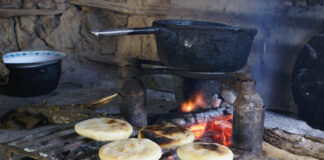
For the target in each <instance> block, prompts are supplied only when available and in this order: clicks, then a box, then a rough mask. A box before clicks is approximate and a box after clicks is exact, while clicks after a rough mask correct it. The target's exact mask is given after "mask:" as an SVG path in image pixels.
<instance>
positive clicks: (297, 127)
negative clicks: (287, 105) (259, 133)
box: [264, 111, 324, 138]
mask: <svg viewBox="0 0 324 160" xmlns="http://www.w3.org/2000/svg"><path fill="white" fill-rule="evenodd" d="M264 126H265V127H266V128H280V129H282V130H284V131H287V132H290V133H295V134H305V135H310V136H314V137H319V138H324V131H321V130H318V129H313V128H312V127H310V126H309V125H308V124H307V123H306V122H304V121H302V120H297V119H295V118H291V117H288V116H284V115H281V114H277V113H274V112H271V111H266V112H265V121H264Z"/></svg>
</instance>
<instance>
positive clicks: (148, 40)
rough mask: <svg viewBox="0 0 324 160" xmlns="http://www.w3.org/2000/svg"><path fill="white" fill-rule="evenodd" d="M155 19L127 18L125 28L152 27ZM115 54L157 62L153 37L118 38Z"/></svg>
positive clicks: (143, 17) (145, 17)
mask: <svg viewBox="0 0 324 160" xmlns="http://www.w3.org/2000/svg"><path fill="white" fill-rule="evenodd" d="M155 19H156V18H155V17H147V16H129V18H128V25H127V27H129V28H133V27H147V26H152V22H153V21H154V20H155ZM117 53H119V54H120V55H122V57H124V58H130V57H139V58H141V59H150V60H157V59H158V58H157V54H156V42H155V37H154V35H136V36H125V37H118V42H117Z"/></svg>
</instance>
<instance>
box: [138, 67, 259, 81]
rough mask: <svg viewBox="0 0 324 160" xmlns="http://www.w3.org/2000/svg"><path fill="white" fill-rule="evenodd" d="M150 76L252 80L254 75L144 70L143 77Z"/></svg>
mask: <svg viewBox="0 0 324 160" xmlns="http://www.w3.org/2000/svg"><path fill="white" fill-rule="evenodd" d="M149 74H171V75H177V76H181V77H185V78H192V79H240V80H252V79H253V77H252V73H236V72H192V71H184V70H177V69H169V68H143V69H142V72H141V75H149Z"/></svg>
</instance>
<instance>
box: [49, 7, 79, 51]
mask: <svg viewBox="0 0 324 160" xmlns="http://www.w3.org/2000/svg"><path fill="white" fill-rule="evenodd" d="M80 25H81V13H80V12H79V11H78V9H77V8H76V7H74V6H71V7H70V8H69V9H68V10H67V11H66V12H64V13H63V15H62V16H61V17H60V24H59V25H58V27H57V28H55V29H54V31H53V32H51V33H50V34H49V35H48V36H47V37H46V38H45V41H46V43H47V44H48V45H49V46H50V47H53V48H55V49H57V50H65V49H73V48H75V45H76V44H77V43H78V42H79V41H80V39H81V37H80V34H79V31H80Z"/></svg>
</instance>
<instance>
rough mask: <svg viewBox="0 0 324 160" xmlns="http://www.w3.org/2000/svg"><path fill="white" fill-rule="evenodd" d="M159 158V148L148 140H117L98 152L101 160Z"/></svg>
mask: <svg viewBox="0 0 324 160" xmlns="http://www.w3.org/2000/svg"><path fill="white" fill-rule="evenodd" d="M161 156H162V151H161V148H160V147H159V146H158V145H157V144H156V143H154V142H153V141H151V140H149V139H136V138H130V139H127V140H117V141H114V142H111V143H108V144H106V145H104V146H102V147H101V148H100V150H99V158H100V159H101V160H159V159H160V157H161Z"/></svg>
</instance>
